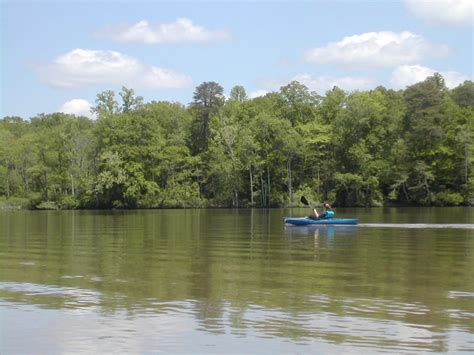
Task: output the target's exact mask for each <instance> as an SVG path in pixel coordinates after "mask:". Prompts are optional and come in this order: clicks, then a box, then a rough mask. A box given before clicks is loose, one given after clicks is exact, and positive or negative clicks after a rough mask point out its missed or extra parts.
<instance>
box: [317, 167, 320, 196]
mask: <svg viewBox="0 0 474 355" xmlns="http://www.w3.org/2000/svg"><path fill="white" fill-rule="evenodd" d="M319 183H320V182H319V165H318V186H317V191H318V198H319Z"/></svg>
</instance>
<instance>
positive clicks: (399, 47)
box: [306, 31, 451, 67]
mask: <svg viewBox="0 0 474 355" xmlns="http://www.w3.org/2000/svg"><path fill="white" fill-rule="evenodd" d="M450 52H451V49H450V48H449V47H448V46H445V45H436V44H432V43H430V42H428V41H427V40H426V39H425V38H424V37H423V36H420V35H417V34H414V33H411V32H409V31H403V32H399V33H396V32H367V33H363V34H360V35H354V36H348V37H344V38H343V39H342V40H340V41H339V42H332V43H329V44H328V45H327V46H325V47H319V48H314V49H312V50H310V51H309V52H308V53H307V54H306V60H307V61H308V62H312V63H317V64H339V65H347V66H352V67H390V66H396V65H400V64H409V63H414V62H417V61H419V60H421V59H422V58H424V57H425V56H440V57H442V56H446V55H447V54H449V53H450Z"/></svg>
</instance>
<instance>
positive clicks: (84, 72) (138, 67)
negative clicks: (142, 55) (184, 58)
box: [38, 49, 192, 89]
mask: <svg viewBox="0 0 474 355" xmlns="http://www.w3.org/2000/svg"><path fill="white" fill-rule="evenodd" d="M38 72H39V75H40V77H41V79H42V80H43V81H45V82H47V83H48V84H49V85H51V86H54V87H60V88H75V87H83V86H92V85H102V84H107V85H114V84H116V85H125V86H129V87H133V88H138V87H140V88H149V89H160V88H182V87H189V86H190V85H191V84H192V79H191V77H190V76H188V75H185V74H182V73H178V72H175V71H173V70H171V69H163V68H158V67H155V66H152V65H148V64H145V63H142V62H141V61H139V60H138V59H136V58H132V57H129V56H127V55H124V54H122V53H119V52H115V51H103V50H89V49H74V50H72V51H70V52H68V53H65V54H63V55H61V56H59V57H58V58H56V59H55V60H54V61H53V62H52V63H51V64H49V65H47V66H43V67H40V68H39V69H38Z"/></svg>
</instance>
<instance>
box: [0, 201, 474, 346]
mask: <svg viewBox="0 0 474 355" xmlns="http://www.w3.org/2000/svg"><path fill="white" fill-rule="evenodd" d="M307 213H308V210H307V209H306V210H305V209H270V210H258V209H255V210H250V209H242V210H230V209H216V210H142V211H58V212H57V211H12V212H0V353H1V354H12V353H36V354H37V353H48V354H55V353H71V352H79V353H117V352H126V353H178V352H180V353H183V352H184V353H221V354H222V353H247V354H249V353H252V354H255V353H262V354H275V353H335V352H338V353H346V352H352V353H364V354H367V353H379V352H388V353H399V352H405V353H406V352H418V351H422V352H440V353H441V352H443V353H444V352H463V351H465V352H473V351H474V224H473V223H474V209H473V208H372V209H338V210H337V213H338V216H340V217H357V218H359V219H360V222H361V224H360V225H358V226H353V227H352V226H346V227H344V226H342V227H338V226H329V227H291V226H285V225H284V224H283V221H282V218H283V217H284V216H301V215H304V214H307Z"/></svg>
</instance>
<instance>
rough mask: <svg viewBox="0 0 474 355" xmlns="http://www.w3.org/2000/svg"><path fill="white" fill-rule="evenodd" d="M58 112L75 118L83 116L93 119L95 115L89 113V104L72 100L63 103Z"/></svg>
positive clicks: (80, 100)
mask: <svg viewBox="0 0 474 355" xmlns="http://www.w3.org/2000/svg"><path fill="white" fill-rule="evenodd" d="M58 111H59V112H64V113H68V114H72V115H76V116H85V117H89V118H93V119H95V115H93V114H92V113H91V104H90V103H89V101H87V100H84V99H72V100H70V101H67V102H65V103H64V104H63V105H62V106H61V108H60V109H59V110H58Z"/></svg>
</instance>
